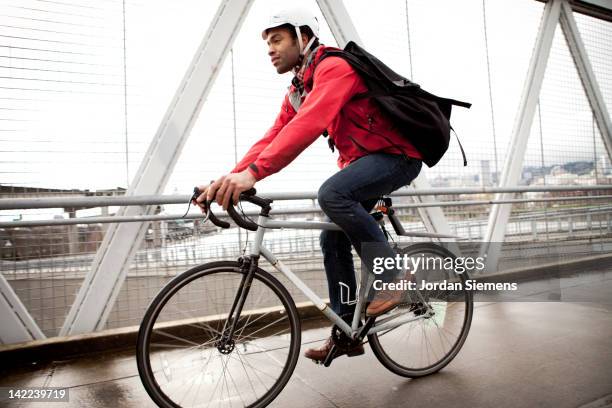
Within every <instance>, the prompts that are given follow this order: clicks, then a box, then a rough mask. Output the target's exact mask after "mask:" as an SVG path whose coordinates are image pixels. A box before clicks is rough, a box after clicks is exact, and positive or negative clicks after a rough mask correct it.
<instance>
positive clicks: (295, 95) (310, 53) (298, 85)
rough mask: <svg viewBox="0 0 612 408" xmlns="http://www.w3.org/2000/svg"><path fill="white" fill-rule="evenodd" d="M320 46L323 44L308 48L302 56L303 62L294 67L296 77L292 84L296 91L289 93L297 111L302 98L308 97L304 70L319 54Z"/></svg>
mask: <svg viewBox="0 0 612 408" xmlns="http://www.w3.org/2000/svg"><path fill="white" fill-rule="evenodd" d="M320 46H321V45H319V46H317V47H316V48H314V49H309V50H307V51H306V53H305V54H304V56H303V57H302V61H303V63H302V64H300V65H299V66H298V67H296V68H294V71H293V72H294V77H293V79H292V80H291V85H293V86H294V88H295V91H294V92H290V93H289V100H290V101H291V105H292V106H293V108H294V109H295V110H296V111H297V110H298V109H299V107H300V106H301V105H302V99H303V98H304V97H306V94H307V92H306V91H305V89H304V72H305V71H306V69H307V68H308V67H309V66H310V65H311V64H312V63H313V62H314V56H315V55H316V54H317V50H318V49H319V47H320Z"/></svg>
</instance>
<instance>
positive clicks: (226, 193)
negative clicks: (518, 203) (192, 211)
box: [196, 169, 257, 212]
mask: <svg viewBox="0 0 612 408" xmlns="http://www.w3.org/2000/svg"><path fill="white" fill-rule="evenodd" d="M256 182H257V180H255V177H253V175H252V174H251V173H250V172H249V171H248V170H247V169H245V170H244V171H242V172H240V173H232V174H228V175H226V176H222V177H220V178H219V179H217V180H216V181H213V182H212V183H211V184H210V185H208V186H205V185H201V186H198V189H199V190H200V192H201V194H200V195H199V196H198V198H197V199H196V204H197V205H199V206H200V208H202V205H201V203H202V202H204V201H213V200H215V201H217V204H219V205H220V206H222V207H223V209H224V210H227V208H228V207H229V206H230V205H233V204H235V203H237V202H238V198H239V197H240V193H242V192H243V191H246V190H248V189H250V188H251V187H253V186H254V185H255V183H256ZM230 200H231V202H230ZM202 212H204V208H202Z"/></svg>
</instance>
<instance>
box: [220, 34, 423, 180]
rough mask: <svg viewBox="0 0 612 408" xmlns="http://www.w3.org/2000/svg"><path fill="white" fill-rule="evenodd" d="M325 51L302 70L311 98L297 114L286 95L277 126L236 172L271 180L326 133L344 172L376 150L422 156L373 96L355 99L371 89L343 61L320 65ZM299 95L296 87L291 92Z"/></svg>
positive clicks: (253, 148)
mask: <svg viewBox="0 0 612 408" xmlns="http://www.w3.org/2000/svg"><path fill="white" fill-rule="evenodd" d="M324 48H325V47H324V46H321V47H319V49H318V50H317V53H316V55H315V56H314V63H313V64H311V65H310V66H308V67H307V68H306V70H305V71H304V84H305V85H304V88H305V90H306V91H307V92H308V95H307V96H306V97H305V98H304V99H303V102H302V104H301V106H300V108H299V110H298V112H296V111H295V109H294V108H293V106H292V105H291V103H290V102H289V96H288V95H289V94H287V95H286V96H285V99H284V101H283V104H282V107H281V111H280V113H279V114H278V116H277V117H276V120H275V122H274V125H273V126H272V127H271V128H270V129H269V130H268V131H267V132H266V134H265V135H264V137H263V138H262V139H261V140H259V141H258V142H257V143H255V144H254V145H253V146H252V147H251V149H250V150H249V151H248V152H247V153H246V155H245V156H244V158H243V159H242V160H241V161H240V162H239V163H238V164H237V165H236V167H235V168H234V170H232V173H237V172H240V171H243V170H244V169H245V168H247V167H248V169H249V171H250V172H251V173H252V174H253V176H255V178H256V179H257V180H261V179H263V178H265V177H268V176H269V175H271V174H274V173H276V172H278V171H279V170H281V169H282V168H283V167H285V166H287V165H288V164H289V163H291V162H292V161H293V160H294V159H295V158H296V157H297V156H298V155H299V154H300V153H301V152H302V151H303V150H304V149H306V148H307V147H308V146H310V145H311V144H312V143H313V142H314V141H315V140H316V139H317V138H318V137H319V136H320V135H321V134H322V133H323V131H324V130H326V129H327V132H328V133H329V138H331V140H332V141H333V142H334V144H335V145H336V147H337V149H338V152H339V157H338V166H339V167H340V168H344V167H345V166H347V165H348V164H349V163H351V162H352V161H354V160H356V159H358V158H360V157H362V156H365V155H367V154H369V153H372V152H386V153H395V154H400V153H404V154H406V155H407V156H408V157H414V158H417V159H421V158H422V157H421V155H420V154H419V152H418V151H417V150H416V149H415V148H414V146H413V145H412V144H410V143H409V142H408V141H407V140H406V138H404V137H402V136H401V135H399V134H398V133H397V131H396V130H395V129H394V127H393V124H392V123H390V121H389V120H387V118H386V117H385V116H383V114H382V113H381V112H380V110H379V109H378V108H377V107H376V106H375V105H374V104H373V103H372V102H371V101H370V99H369V98H362V99H355V100H351V98H353V96H355V95H357V94H360V93H363V92H367V90H368V89H367V88H366V86H365V84H364V82H363V80H362V79H361V77H360V76H359V75H358V74H357V73H356V72H355V71H354V70H353V68H352V67H351V66H350V65H349V63H348V62H346V61H345V60H343V59H342V58H340V57H327V58H325V59H324V60H323V61H321V62H320V63H318V60H319V59H320V56H321V54H322V52H323V50H324ZM315 66H316V70H315V69H314V67H315ZM313 75H314V78H313ZM295 91H296V89H295V87H294V86H293V85H292V86H291V88H290V89H289V93H291V92H295ZM398 148H399V149H401V151H400V150H398Z"/></svg>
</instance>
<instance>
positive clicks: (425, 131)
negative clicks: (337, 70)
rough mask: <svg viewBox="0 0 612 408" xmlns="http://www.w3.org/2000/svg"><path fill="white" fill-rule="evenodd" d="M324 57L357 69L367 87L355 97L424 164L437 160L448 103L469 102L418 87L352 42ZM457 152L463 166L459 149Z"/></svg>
mask: <svg viewBox="0 0 612 408" xmlns="http://www.w3.org/2000/svg"><path fill="white" fill-rule="evenodd" d="M328 56H338V57H341V58H343V59H345V60H346V61H347V62H348V63H349V64H350V65H351V66H352V67H353V69H355V71H357V73H358V74H359V75H360V76H361V77H362V79H363V80H364V82H365V84H366V86H367V88H368V90H369V91H368V92H367V93H365V94H362V95H358V96H357V98H365V97H368V98H371V99H372V100H373V101H374V102H375V103H376V104H377V105H378V107H379V108H380V110H381V111H382V112H383V113H384V114H385V115H387V116H388V117H389V118H390V119H391V121H392V122H393V123H394V125H395V126H396V127H397V129H399V131H400V133H401V134H402V135H403V136H404V137H406V138H407V139H408V141H410V143H411V144H412V145H414V147H415V148H416V149H417V150H418V151H419V152H420V153H421V155H422V156H423V162H424V163H425V164H427V166H429V167H433V166H434V165H436V164H437V163H438V162H439V161H440V159H441V158H442V156H443V155H444V153H446V151H447V149H448V145H449V140H450V130H451V126H450V116H451V111H452V106H453V105H456V106H462V107H465V108H469V107H470V106H471V104H470V103H467V102H462V101H457V100H454V99H447V98H441V97H438V96H436V95H433V94H431V93H429V92H427V91H425V90H423V89H421V87H420V86H419V85H418V84H416V83H414V82H412V81H410V80H409V79H407V78H404V77H403V76H401V75H399V74H398V73H396V72H395V71H393V70H392V69H391V68H389V67H388V66H387V65H385V64H384V63H383V62H382V61H380V60H379V59H378V58H376V57H375V56H373V55H372V54H370V53H368V52H367V51H366V50H364V49H363V48H361V47H360V46H359V45H357V44H356V43H355V42H353V41H350V42H349V43H348V44H347V45H346V47H345V48H344V50H339V49H331V50H326V52H325V53H324V55H323V56H322V57H321V60H322V59H323V58H325V57H328ZM457 140H459V139H457ZM461 151H462V154H463V159H464V165H467V161H466V159H465V153H463V148H461Z"/></svg>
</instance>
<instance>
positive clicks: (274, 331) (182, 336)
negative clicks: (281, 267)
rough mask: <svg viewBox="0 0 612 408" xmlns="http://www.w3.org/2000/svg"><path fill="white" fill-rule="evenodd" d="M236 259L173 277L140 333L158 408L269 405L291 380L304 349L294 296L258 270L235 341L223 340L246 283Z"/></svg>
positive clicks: (145, 379) (147, 383)
mask: <svg viewBox="0 0 612 408" xmlns="http://www.w3.org/2000/svg"><path fill="white" fill-rule="evenodd" d="M244 276H245V273H244V272H242V271H241V269H240V266H239V264H238V263H237V262H231V261H223V262H213V263H209V264H205V265H200V266H197V267H195V268H193V269H191V270H189V271H187V272H185V273H183V274H181V275H179V276H177V277H176V278H174V279H173V280H172V281H170V282H169V283H168V284H167V285H166V286H165V287H164V288H163V289H162V290H161V291H160V293H159V294H158V295H157V296H156V297H155V299H153V301H152V302H151V304H150V305H149V307H148V309H147V311H146V313H145V316H144V318H143V321H142V324H141V326H140V331H139V334H138V344H137V351H136V357H137V362H138V372H139V374H140V378H141V380H142V383H143V385H144V387H145V389H146V390H147V392H148V393H149V395H150V396H151V398H152V399H153V400H154V401H155V403H157V405H159V406H160V407H197V406H206V407H219V406H241V407H242V406H244V407H264V406H266V405H268V404H269V403H270V402H271V401H272V400H273V399H274V398H275V397H276V396H277V395H278V394H279V393H280V392H281V390H282V389H283V387H284V386H285V385H286V384H287V381H289V378H290V377H291V374H292V373H293V370H294V368H295V365H296V362H297V358H298V354H299V350H300V321H299V316H298V313H297V310H296V307H295V303H294V302H293V299H292V298H291V296H290V295H289V293H288V292H287V290H286V289H285V288H284V287H283V286H282V285H281V283H280V282H279V281H278V280H277V279H276V278H274V277H273V276H272V275H270V274H269V273H268V272H266V271H264V270H262V269H259V268H258V269H257V271H256V273H255V275H254V278H253V282H252V284H251V287H250V290H249V292H248V296H247V298H246V301H245V303H244V307H243V308H242V312H241V314H240V317H239V319H238V321H237V325H236V329H235V331H234V334H233V339H232V342H230V345H229V346H228V343H224V346H223V347H221V346H220V342H219V340H220V339H221V335H222V333H223V330H224V327H225V324H226V321H227V320H228V315H229V312H230V310H231V309H232V305H233V304H234V300H235V299H236V296H237V294H238V293H239V290H240V289H241V287H242V286H243V285H244V282H243V277H244Z"/></svg>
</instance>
